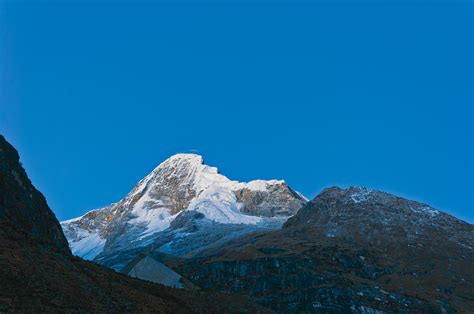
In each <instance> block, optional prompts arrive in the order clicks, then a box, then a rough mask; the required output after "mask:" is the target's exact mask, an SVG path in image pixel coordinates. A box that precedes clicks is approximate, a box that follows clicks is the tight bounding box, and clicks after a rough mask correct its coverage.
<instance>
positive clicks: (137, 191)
mask: <svg viewBox="0 0 474 314" xmlns="http://www.w3.org/2000/svg"><path fill="white" fill-rule="evenodd" d="M306 201H307V200H306V199H305V198H304V197H303V196H301V195H300V194H298V193H297V192H295V191H293V190H292V189H291V188H290V187H289V186H288V185H287V184H286V183H285V182H284V181H278V180H270V181H264V180H256V181H251V182H247V183H242V182H237V181H232V180H229V179H228V178H226V177H225V176H223V175H221V174H219V173H218V171H217V168H214V167H210V166H207V165H205V164H204V163H203V159H202V157H201V156H199V155H195V154H177V155H174V156H172V157H170V158H169V159H167V160H166V161H164V162H163V163H161V164H160V165H159V166H158V167H157V168H155V169H154V170H153V171H152V172H151V173H150V174H149V175H147V176H146V177H145V178H144V179H142V180H141V181H140V182H138V184H137V185H136V186H135V187H134V188H133V189H132V191H131V192H130V193H129V194H128V195H127V196H126V197H125V198H123V199H122V200H120V201H119V202H117V203H115V204H112V205H110V206H107V207H105V208H102V209H98V210H93V211H91V212H88V213H87V214H85V215H84V216H82V217H79V218H75V219H71V220H67V221H63V222H62V223H61V224H62V227H63V230H64V232H65V234H66V237H67V238H68V240H69V243H70V246H71V249H72V252H73V253H74V254H76V255H79V256H81V257H83V258H86V259H90V260H95V261H97V262H99V263H102V264H104V265H107V266H109V267H112V268H114V269H116V270H118V271H121V270H123V268H124V267H125V266H126V265H127V263H128V262H130V261H131V260H133V259H134V258H135V257H136V256H133V255H134V254H135V255H136V254H138V251H136V250H135V249H136V248H145V247H146V248H147V249H141V250H139V252H141V253H143V251H144V250H146V251H149V250H150V248H149V247H150V245H152V246H153V247H154V248H153V250H162V251H166V252H167V253H175V254H177V255H180V254H181V253H182V254H185V253H184V252H186V254H187V253H189V252H190V251H192V250H194V249H196V248H197V247H205V246H207V245H210V244H212V243H214V242H216V241H217V240H218V239H219V240H220V242H221V243H222V242H225V241H226V240H229V239H231V238H233V237H234V236H242V235H243V234H245V233H248V232H252V231H256V230H269V229H275V228H278V227H280V226H281V225H282V224H283V223H284V222H285V221H286V219H287V218H288V217H289V216H291V215H293V214H295V213H296V211H297V210H298V209H299V208H301V206H302V205H303V204H305V203H306ZM191 226H192V228H191ZM184 227H187V229H186V228H185V229H186V230H184V229H183V228H184ZM190 228H191V229H192V230H191V229H190ZM198 230H199V231H200V233H196V232H197V231H198ZM184 233H185V234H186V239H187V240H188V242H187V248H185V246H186V245H183V240H184V239H183V234H184ZM190 233H194V235H197V234H199V237H197V236H196V237H193V235H190ZM204 234H205V235H204ZM165 239H166V240H165ZM191 239H193V240H192V241H191ZM209 239H212V241H209ZM174 240H176V241H177V242H179V248H176V252H171V251H170V250H171V249H172V248H173V247H175V246H176V245H175V244H176V241H174ZM165 245H166V247H165ZM130 250H135V251H134V252H135V253H130ZM178 251H179V252H178ZM124 252H128V253H130V254H128V253H127V254H126V255H127V257H126V258H124V259H123V260H120V258H119V259H118V260H117V258H116V255H117V254H122V255H123V253H124ZM180 252H181V253H180ZM110 259H115V261H114V262H110Z"/></svg>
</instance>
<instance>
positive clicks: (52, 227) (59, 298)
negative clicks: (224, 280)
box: [0, 136, 262, 313]
mask: <svg viewBox="0 0 474 314" xmlns="http://www.w3.org/2000/svg"><path fill="white" fill-rule="evenodd" d="M0 283H1V284H0V313H4V312H26V313H31V312H43V313H50V312H166V313H177V312H179V313H182V312H184V313H186V312H201V313H203V312H205V313H207V312H215V313H217V312H223V311H225V312H258V311H261V310H262V309H261V308H259V307H256V306H254V305H253V304H252V302H251V301H249V299H247V298H242V297H231V296H226V295H221V294H218V293H205V292H199V291H186V290H176V289H170V288H165V287H163V286H160V285H156V284H151V283H147V282H144V281H140V280H136V279H133V278H130V277H128V276H125V275H122V274H118V273H115V272H113V271H111V270H107V269H105V268H103V267H101V266H98V265H95V264H92V263H90V262H86V261H84V260H82V259H80V258H78V257H74V256H72V254H71V253H70V251H69V248H68V245H67V242H66V239H65V237H64V235H63V233H62V231H61V228H60V225H59V223H58V221H57V220H56V218H55V217H54V214H53V213H52V212H51V210H50V209H49V208H48V205H47V203H46V201H45V199H44V197H43V196H42V194H41V193H40V192H38V191H37V190H36V189H35V188H34V187H33V185H32V184H31V182H30V180H29V179H28V177H27V175H26V173H25V171H24V169H23V168H22V167H21V165H20V163H19V156H18V153H17V152H16V150H15V149H14V148H13V147H12V146H11V145H10V144H9V143H8V142H6V140H5V139H4V138H3V136H0Z"/></svg>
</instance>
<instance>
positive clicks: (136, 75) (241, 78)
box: [0, 0, 474, 222]
mask: <svg viewBox="0 0 474 314" xmlns="http://www.w3.org/2000/svg"><path fill="white" fill-rule="evenodd" d="M112 3H113V2H112V1H102V2H95V3H94V2H92V1H74V2H67V3H66V2H65V1H55V2H51V1H41V2H28V1H1V2H0V133H2V134H4V135H5V136H6V138H7V139H8V140H9V141H10V142H12V144H14V145H15V146H16V147H17V149H18V150H19V152H20V154H21V159H22V162H23V164H24V166H25V168H26V170H27V171H28V173H29V175H30V177H31V179H32V181H33V183H34V184H35V185H36V186H37V187H38V188H39V189H40V190H41V191H42V192H43V193H44V194H45V196H46V197H47V199H48V202H49V204H50V206H51V207H52V209H53V210H54V212H55V213H56V215H57V217H58V218H59V219H61V220H62V219H67V218H72V217H75V216H78V215H81V214H83V213H84V212H85V211H87V210H90V209H93V208H96V207H100V206H104V205H107V204H109V203H111V202H115V201H117V200H119V199H120V198H121V197H123V196H124V195H125V194H126V193H127V192H128V191H129V190H130V189H131V188H132V186H133V185H134V184H135V183H136V182H137V181H138V180H139V179H140V178H142V177H143V176H145V175H146V174H147V173H148V172H149V171H151V170H152V169H153V168H154V167H155V166H156V165H157V164H159V163H160V162H161V161H163V160H164V159H166V158H167V157H169V156H170V155H172V154H174V153H177V152H190V151H198V152H199V153H201V154H202V155H203V156H204V159H205V161H206V162H207V163H208V164H210V165H214V166H217V167H218V168H219V169H220V171H221V172H222V173H223V174H225V175H227V176H228V177H230V178H231V179H236V180H251V179H257V178H261V179H273V178H277V179H285V180H287V182H288V183H289V184H290V185H291V186H292V187H294V188H295V189H297V190H299V191H300V192H302V193H303V194H305V195H306V196H307V197H309V198H312V197H314V196H315V195H316V194H317V193H318V192H320V191H321V189H323V188H324V187H327V186H332V185H341V186H348V185H363V186H368V187H372V188H377V189H382V190H385V191H389V192H393V193H396V194H399V195H401V196H405V197H408V198H411V199H416V200H420V201H423V202H427V203H429V204H431V205H433V206H435V207H437V208H440V209H442V210H445V211H447V212H449V213H451V214H454V215H456V216H458V217H460V218H463V219H465V220H468V221H470V222H473V221H474V210H473V208H474V196H473V194H474V193H473V191H474V182H473V177H474V170H473V133H474V131H473V109H472V107H473V77H472V74H473V62H472V61H473V60H472V55H473V51H472V50H473V49H472V42H473V34H472V29H473V17H472V14H473V13H472V12H473V10H472V4H471V3H470V1H465V2H455V1H446V2H443V1H437V2H422V1H413V2H411V4H410V3H409V2H407V1H404V2H403V4H402V2H398V4H397V2H395V1H392V2H387V1H383V0H381V1H364V2H357V1H336V2H333V3H332V4H331V2H317V1H315V2H312V3H310V2H306V3H304V2H299V3H297V2H282V1H280V2H278V3H277V2H270V1H258V0H257V1H255V2H253V3H251V2H250V1H249V2H236V1H233V2H226V1H222V2H216V1H214V2H204V1H199V0H194V1H188V2H182V1H181V2H177V3H175V4H172V2H168V3H166V2H158V1H155V2H151V1H150V2H141V3H140V4H136V2H126V1H121V2H120V4H118V2H115V4H112ZM133 3H135V4H133Z"/></svg>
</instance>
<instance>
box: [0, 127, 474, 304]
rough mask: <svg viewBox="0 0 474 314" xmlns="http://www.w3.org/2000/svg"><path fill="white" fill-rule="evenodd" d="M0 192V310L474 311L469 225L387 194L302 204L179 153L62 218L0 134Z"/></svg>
mask: <svg viewBox="0 0 474 314" xmlns="http://www.w3.org/2000/svg"><path fill="white" fill-rule="evenodd" d="M0 192H1V195H0V227H1V228H0V282H1V284H0V313H3V312H165V313H177V312H178V313H190V312H198V313H224V312H239V313H265V312H272V311H275V312H282V313H315V312H316V313H472V312H474V293H473V291H474V275H473V271H472V269H474V251H473V247H474V226H473V225H471V224H469V223H466V222H463V221H461V220H459V219H456V218H455V217H453V216H451V215H448V214H446V213H444V212H442V211H440V210H437V209H434V208H432V207H431V206H429V205H427V204H423V203H419V202H416V201H411V200H407V199H404V198H401V197H397V196H395V195H392V194H389V193H385V192H381V191H376V190H372V189H368V188H363V187H349V188H347V189H341V188H338V187H331V188H327V189H325V190H324V191H322V192H321V193H320V194H319V195H318V196H317V197H315V198H314V199H313V200H311V201H308V200H307V199H306V198H305V197H303V196H302V195H301V194H300V193H298V192H296V191H295V190H293V189H292V188H291V187H289V186H288V185H287V184H286V183H285V182H284V181H281V180H268V181H265V180H255V181H250V182H237V181H232V180H230V179H228V178H226V177H225V176H223V175H222V174H220V173H219V172H218V171H217V168H214V167H210V166H208V165H206V164H204V162H203V159H202V157H201V156H198V155H195V154H177V155H175V156H172V157H170V158H169V159H167V160H166V161H164V162H163V163H161V164H160V165H159V166H158V167H156V168H155V169H154V170H153V171H152V172H151V173H150V174H149V175H148V176H146V177H145V178H143V179H142V180H141V181H140V182H138V184H137V185H136V186H135V187H134V188H133V189H132V191H131V192H130V193H129V194H128V195H126V196H125V197H124V198H123V199H121V200H119V201H118V202H117V203H114V204H111V205H110V206H107V207H105V208H101V209H97V210H93V211H90V212H88V213H86V214H85V215H83V216H81V217H78V218H75V219H71V220H67V221H63V222H61V224H59V223H58V221H57V220H56V218H55V217H54V214H53V213H52V212H51V210H50V209H49V207H48V205H47V203H46V200H45V199H44V197H43V196H42V194H41V193H40V192H39V191H37V190H36V189H35V188H34V187H33V185H32V184H31V182H30V180H29V179H28V177H27V175H26V173H25V171H24V169H23V168H22V167H21V165H20V163H19V156H18V153H17V152H16V150H15V149H14V148H13V147H12V146H11V145H10V144H8V143H7V142H6V140H5V139H4V138H3V137H1V136H0ZM61 227H62V230H61ZM63 231H64V234H63ZM66 239H67V240H68V241H69V246H68V243H67V241H66ZM69 247H70V248H71V249H69ZM71 251H72V252H71ZM71 253H72V254H71ZM74 255H77V256H80V257H83V258H85V259H88V260H92V261H94V263H90V262H88V261H85V260H83V259H81V258H80V257H77V256H74ZM132 277H136V278H140V279H143V280H138V279H135V278H132ZM165 286H169V287H174V288H175V289H173V288H169V287H165Z"/></svg>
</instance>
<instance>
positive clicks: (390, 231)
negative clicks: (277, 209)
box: [174, 187, 474, 313]
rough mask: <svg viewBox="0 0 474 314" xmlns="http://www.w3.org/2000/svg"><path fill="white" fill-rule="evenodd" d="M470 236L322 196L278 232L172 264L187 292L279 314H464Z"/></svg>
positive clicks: (361, 192) (392, 204) (370, 193)
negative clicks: (191, 288) (252, 303)
mask: <svg viewBox="0 0 474 314" xmlns="http://www.w3.org/2000/svg"><path fill="white" fill-rule="evenodd" d="M473 247H474V226H473V225H472V224H468V223H466V222H463V221H461V220H459V219H456V218H455V217H453V216H450V215H448V214H446V213H444V212H442V211H439V210H437V209H434V208H432V207H431V206H429V205H426V204H423V203H419V202H416V201H410V200H407V199H404V198H401V197H397V196H395V195H391V194H388V193H384V192H380V191H375V190H371V189H367V188H362V187H350V188H348V189H341V188H337V187H333V188H328V189H326V190H324V191H323V192H322V193H321V194H320V195H318V196H317V197H316V198H315V199H314V200H312V201H311V202H309V203H308V204H306V205H305V206H304V207H303V208H302V209H300V210H299V211H298V213H297V214H296V215H294V216H293V217H291V218H290V219H288V221H287V222H286V223H285V224H284V226H283V228H282V229H281V230H276V231H270V232H259V233H256V234H250V235H247V236H245V237H243V238H239V239H236V240H234V241H232V242H229V243H227V244H226V245H225V247H216V248H211V249H207V250H205V251H203V252H201V256H198V257H195V258H191V259H182V260H180V261H177V263H176V265H175V266H174V268H175V270H176V271H177V272H179V273H180V274H182V275H183V276H186V277H187V278H189V279H190V280H191V281H192V282H193V283H194V284H196V285H199V286H201V287H204V288H212V289H216V290H218V291H222V292H229V293H235V294H243V295H248V296H250V297H252V298H253V299H254V300H256V301H257V302H258V303H260V304H262V305H265V306H268V307H270V308H272V309H274V310H276V311H279V312H298V313H304V312H314V311H316V312H330V313H346V312H353V313H384V312H388V313H393V312H397V313H399V312H410V313H455V312H461V313H472V312H473V311H474V293H473V292H474V272H473V271H472V270H473V269H474V254H473V253H474V252H473Z"/></svg>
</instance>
